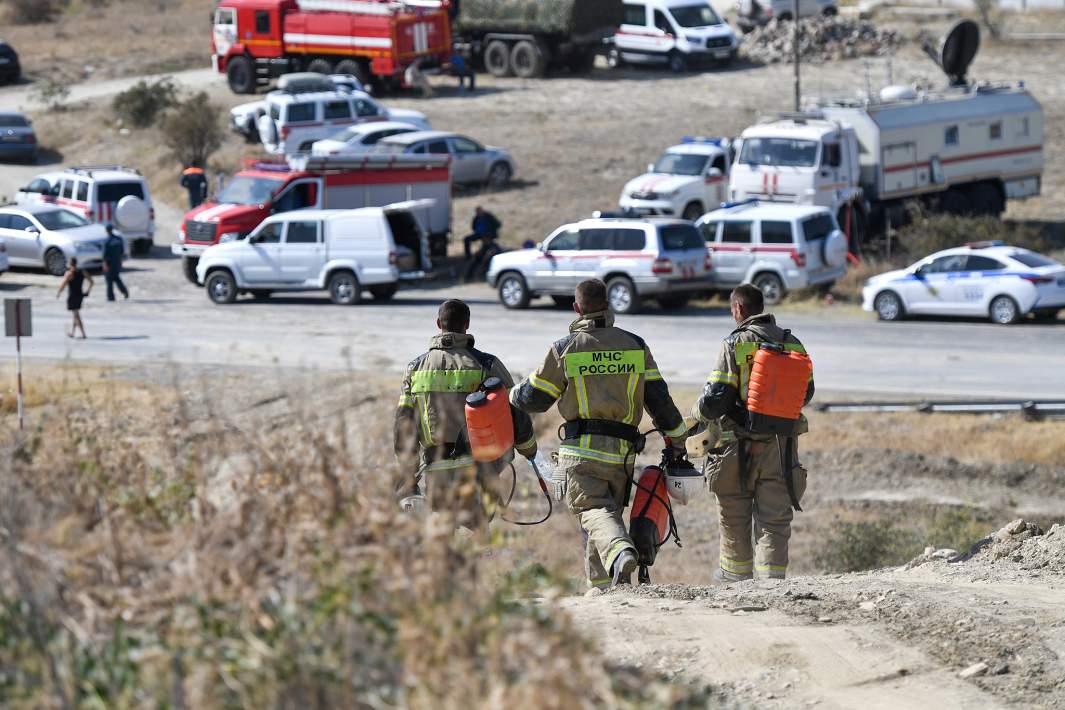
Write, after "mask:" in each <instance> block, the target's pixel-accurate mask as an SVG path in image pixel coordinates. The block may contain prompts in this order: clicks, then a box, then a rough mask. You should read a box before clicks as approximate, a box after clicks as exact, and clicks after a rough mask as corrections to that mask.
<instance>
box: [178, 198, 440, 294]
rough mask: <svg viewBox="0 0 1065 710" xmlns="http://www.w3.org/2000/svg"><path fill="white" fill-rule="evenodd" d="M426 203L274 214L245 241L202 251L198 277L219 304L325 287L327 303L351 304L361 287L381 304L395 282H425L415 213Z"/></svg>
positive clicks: (424, 246)
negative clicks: (246, 296) (243, 296)
mask: <svg viewBox="0 0 1065 710" xmlns="http://www.w3.org/2000/svg"><path fill="white" fill-rule="evenodd" d="M430 202H431V201H428V200H418V201H411V202H403V203H397V204H394V205H388V206H386V207H364V208H362V209H357V210H297V211H295V212H285V213H282V214H277V215H274V216H272V217H269V218H268V219H266V220H265V221H264V222H263V223H262V224H260V225H259V226H258V227H257V228H256V229H255V230H254V231H253V232H252V233H251V234H249V235H248V236H246V237H244V238H243V239H240V240H238V241H232V242H226V243H224V244H217V245H215V246H212V247H208V248H207V249H206V250H205V251H204V252H203V255H202V256H201V257H200V261H199V263H198V264H197V266H196V280H197V282H198V283H199V284H202V285H204V286H206V287H207V296H208V297H209V298H210V299H211V300H212V301H214V302H215V303H218V304H224V303H232V302H233V301H234V300H236V298H237V296H238V295H239V294H241V293H251V294H252V295H253V296H255V297H256V298H266V297H268V296H269V295H270V294H271V293H273V292H275V291H320V290H328V291H329V296H330V298H331V299H332V300H333V303H336V304H340V305H351V304H355V303H358V302H359V301H360V300H361V298H362V292H363V290H364V289H365V290H368V291H369V292H370V295H372V296H373V297H374V298H375V299H377V300H380V301H387V300H388V299H390V298H392V296H394V295H395V293H396V291H397V290H398V288H399V283H400V281H414V280H418V279H421V278H424V277H425V274H426V272H427V271H428V270H429V269H430V268H431V267H432V264H431V263H430V261H429V242H428V236H427V234H426V231H425V229H424V228H423V227H422V225H421V223H420V222H419V221H418V217H417V216H416V215H417V213H418V212H419V211H424V210H425V209H426V208H427V207H428V206H430V205H429V203H430Z"/></svg>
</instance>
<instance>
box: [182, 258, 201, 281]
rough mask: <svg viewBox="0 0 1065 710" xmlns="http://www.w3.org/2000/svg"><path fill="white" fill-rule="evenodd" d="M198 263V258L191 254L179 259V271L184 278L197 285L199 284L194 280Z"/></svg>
mask: <svg viewBox="0 0 1065 710" xmlns="http://www.w3.org/2000/svg"><path fill="white" fill-rule="evenodd" d="M199 263H200V260H199V259H197V258H195V257H191V256H186V257H182V259H181V272H182V273H183V274H185V278H186V279H188V280H189V281H190V282H191V283H194V284H196V285H197V286H199V281H197V280H196V266H197V265H199Z"/></svg>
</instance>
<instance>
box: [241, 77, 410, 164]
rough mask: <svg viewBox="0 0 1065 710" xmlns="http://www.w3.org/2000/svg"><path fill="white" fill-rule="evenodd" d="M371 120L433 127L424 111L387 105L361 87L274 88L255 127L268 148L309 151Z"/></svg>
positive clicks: (296, 151) (277, 150)
mask: <svg viewBox="0 0 1065 710" xmlns="http://www.w3.org/2000/svg"><path fill="white" fill-rule="evenodd" d="M370 121H401V122H403V123H410V124H412V125H414V126H417V127H418V128H421V129H423V130H428V129H429V128H430V125H429V119H427V118H426V117H425V114H424V113H421V112H419V111H410V110H408V109H388V108H385V107H384V106H382V105H381V104H379V103H377V101H375V100H374V99H373V97H371V96H370V95H369V94H367V93H365V92H360V91H356V92H352V93H348V92H343V91H323V92H316V93H290V92H286V91H271V92H270V93H269V94H267V95H266V112H265V113H264V114H263V115H261V116H259V118H258V119H257V120H256V128H257V129H258V131H259V140H260V141H261V142H262V144H263V147H264V148H265V149H266V150H267V152H270V153H275V154H281V153H284V154H289V153H298V152H306V151H309V150H310V149H311V145H313V144H314V142H315V141H319V140H322V139H323V138H328V137H329V136H331V135H333V134H335V133H336V132H337V131H339V130H341V129H342V128H346V127H347V126H350V125H353V124H357V123H367V122H370Z"/></svg>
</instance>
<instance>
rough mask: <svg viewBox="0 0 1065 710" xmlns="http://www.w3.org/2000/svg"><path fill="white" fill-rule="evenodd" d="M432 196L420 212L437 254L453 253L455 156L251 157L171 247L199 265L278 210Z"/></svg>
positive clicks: (187, 220) (189, 217)
mask: <svg viewBox="0 0 1065 710" xmlns="http://www.w3.org/2000/svg"><path fill="white" fill-rule="evenodd" d="M411 200H431V201H432V206H431V207H429V208H428V209H426V210H424V212H423V213H420V214H419V215H418V216H419V218H420V219H421V220H422V222H423V224H422V227H423V228H424V229H425V231H426V232H427V233H428V234H429V243H430V250H431V252H432V253H433V255H438V254H440V253H441V252H442V251H443V252H446V249H447V239H448V236H449V234H450V232H451V178H450V161H449V159H448V157H447V156H415V155H410V156H408V155H390V156H378V155H366V156H357V157H354V158H302V159H297V160H293V161H292V164H289V163H281V162H255V161H254V160H250V161H248V162H247V164H246V166H245V169H244V170H241V171H240V172H238V173H237V174H236V175H234V176H233V177H232V178H231V179H230V180H229V181H228V182H227V183H226V185H225V187H224V188H223V190H222V191H221V192H220V193H219V194H218V195H217V196H216V197H215V198H214V199H213V200H211V201H209V202H206V203H205V204H203V205H200V206H199V207H197V208H195V209H193V210H190V211H189V212H188V213H186V215H185V217H184V220H183V221H182V225H181V232H180V233H179V234H178V240H177V241H176V242H175V243H174V244H173V245H172V247H171V251H172V252H173V253H174V254H176V255H178V256H181V257H183V258H185V259H186V260H187V261H186V267H187V269H192V270H193V271H194V270H195V261H196V259H198V257H199V256H200V255H201V254H203V252H204V251H205V250H206V249H207V247H209V246H211V245H212V244H218V243H220V242H228V241H233V240H236V239H240V238H241V237H243V236H244V235H246V234H248V233H249V232H251V231H252V230H253V229H255V228H256V227H257V226H258V225H259V223H260V222H262V221H263V220H264V219H266V218H267V217H269V216H270V215H273V214H278V213H280V212H289V211H292V210H299V209H326V210H331V209H357V208H360V207H381V206H384V205H389V204H394V203H398V202H408V201H411Z"/></svg>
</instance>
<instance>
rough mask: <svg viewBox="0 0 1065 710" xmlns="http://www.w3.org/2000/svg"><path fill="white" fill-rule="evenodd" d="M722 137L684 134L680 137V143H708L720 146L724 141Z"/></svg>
mask: <svg viewBox="0 0 1065 710" xmlns="http://www.w3.org/2000/svg"><path fill="white" fill-rule="evenodd" d="M724 140H725V139H724V138H711V137H708V136H684V137H683V138H681V139H680V142H681V143H707V144H709V145H716V146H720V145H721V144H722V143H723V142H724Z"/></svg>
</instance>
